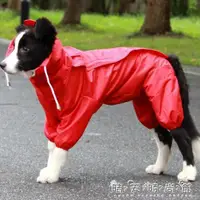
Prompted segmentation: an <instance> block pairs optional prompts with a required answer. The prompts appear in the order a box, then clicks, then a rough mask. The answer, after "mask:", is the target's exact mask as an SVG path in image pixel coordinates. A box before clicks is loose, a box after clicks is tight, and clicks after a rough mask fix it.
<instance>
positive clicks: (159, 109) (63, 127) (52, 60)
mask: <svg viewBox="0 0 200 200" xmlns="http://www.w3.org/2000/svg"><path fill="white" fill-rule="evenodd" d="M11 49H12V43H11V45H10V47H9V49H8V53H7V55H8V54H9V52H10V51H11ZM166 58H167V56H166V55H164V54H162V53H160V52H158V51H155V50H151V49H145V48H124V47H119V48H113V49H102V50H91V51H80V50H78V49H75V48H72V47H63V46H62V44H61V43H60V41H59V40H56V41H55V44H54V47H53V51H52V53H51V55H50V56H49V58H48V59H46V60H45V61H44V62H43V63H42V64H41V65H40V66H39V67H38V68H37V69H36V70H35V75H34V76H33V77H31V78H30V81H31V83H32V84H33V86H34V88H35V90H36V94H37V96H38V99H39V101H40V103H41V105H42V106H43V108H44V111H45V114H46V122H45V135H46V137H47V138H48V139H49V140H50V141H52V142H54V143H55V144H56V146H57V147H59V148H62V149H65V150H69V149H70V148H71V147H73V146H74V145H75V144H76V142H77V141H78V140H79V139H80V137H81V136H82V134H83V132H84V130H85V128H86V126H87V124H88V122H89V120H90V119H91V117H92V115H93V114H94V113H95V112H96V111H97V110H98V109H99V108H100V107H101V106H102V104H107V105H114V104H119V103H123V102H127V101H132V102H133V105H134V108H135V111H136V114H137V116H138V119H139V120H140V122H141V123H142V124H143V125H144V126H146V127H147V128H149V129H151V128H155V127H156V126H157V125H158V124H161V125H162V126H163V127H165V128H166V129H169V130H171V129H175V128H178V127H180V126H181V123H182V121H183V109H182V102H181V97H180V92H179V85H178V81H177V79H176V77H175V73H174V70H173V68H172V66H171V64H170V63H169V62H168V61H167V59H166Z"/></svg>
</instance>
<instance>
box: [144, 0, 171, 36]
mask: <svg viewBox="0 0 200 200" xmlns="http://www.w3.org/2000/svg"><path fill="white" fill-rule="evenodd" d="M140 31H141V33H145V34H149V35H155V34H165V33H167V32H171V25H170V0H147V5H146V15H145V19H144V23H143V25H142V27H141V29H140Z"/></svg>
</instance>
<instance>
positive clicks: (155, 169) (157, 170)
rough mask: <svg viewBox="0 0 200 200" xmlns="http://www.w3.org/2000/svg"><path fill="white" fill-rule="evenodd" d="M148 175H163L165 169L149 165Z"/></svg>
mask: <svg viewBox="0 0 200 200" xmlns="http://www.w3.org/2000/svg"><path fill="white" fill-rule="evenodd" d="M145 171H146V173H148V174H158V175H159V174H162V173H163V171H164V170H163V169H161V168H160V167H158V166H157V165H149V166H148V167H147V168H146V170H145Z"/></svg>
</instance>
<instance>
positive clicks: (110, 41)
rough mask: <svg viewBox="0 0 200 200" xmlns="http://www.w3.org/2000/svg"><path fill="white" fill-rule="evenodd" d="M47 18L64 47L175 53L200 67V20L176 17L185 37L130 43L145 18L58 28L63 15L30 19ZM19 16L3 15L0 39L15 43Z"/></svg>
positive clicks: (90, 18) (87, 18)
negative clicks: (126, 47)
mask: <svg viewBox="0 0 200 200" xmlns="http://www.w3.org/2000/svg"><path fill="white" fill-rule="evenodd" d="M41 16H45V17H48V18H49V19H50V20H51V21H52V22H53V23H54V24H55V25H56V26H57V29H58V33H59V34H58V37H59V38H60V39H61V41H62V43H63V44H64V45H68V46H74V47H76V48H80V49H84V50H86V49H96V48H110V47H116V46H135V47H136V46H141V47H148V48H155V49H158V50H161V51H163V52H165V53H175V54H177V55H178V56H180V58H181V60H182V62H183V63H184V64H188V65H199V66H200V56H199V54H200V40H199V38H200V17H196V16H191V17H188V18H178V17H176V18H175V17H173V18H172V19H171V24H172V29H173V30H174V31H175V32H182V33H184V34H185V35H186V36H185V37H169V36H166V37H163V36H162V37H135V38H132V39H127V36H128V35H130V34H131V33H133V32H137V31H139V29H140V27H141V25H142V23H143V20H144V17H143V16H142V15H138V16H130V15H125V16H123V17H119V16H114V15H108V16H102V15H94V14H90V15H89V14H83V15H82V19H81V20H82V25H79V26H75V27H73V26H65V27H62V26H61V25H59V22H60V20H61V18H62V16H63V11H42V12H41V11H39V10H35V9H32V10H31V18H32V19H37V18H38V17H41ZM19 22H20V19H19V16H17V15H16V14H13V13H12V12H11V11H0V26H1V29H0V38H1V37H2V38H8V39H12V38H13V37H14V36H15V29H14V28H15V27H16V26H17V25H18V24H19Z"/></svg>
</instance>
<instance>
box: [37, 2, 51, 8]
mask: <svg viewBox="0 0 200 200" xmlns="http://www.w3.org/2000/svg"><path fill="white" fill-rule="evenodd" d="M49 7H50V1H49V0H39V8H40V9H42V10H48V9H49Z"/></svg>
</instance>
